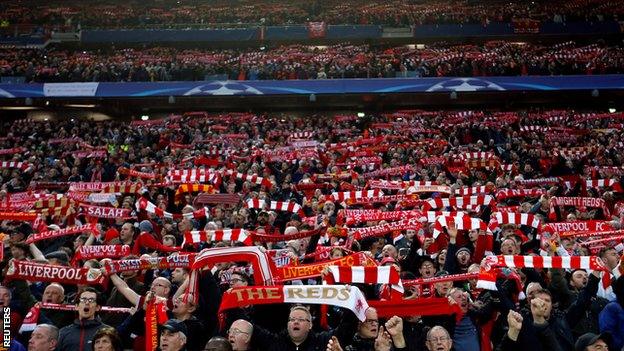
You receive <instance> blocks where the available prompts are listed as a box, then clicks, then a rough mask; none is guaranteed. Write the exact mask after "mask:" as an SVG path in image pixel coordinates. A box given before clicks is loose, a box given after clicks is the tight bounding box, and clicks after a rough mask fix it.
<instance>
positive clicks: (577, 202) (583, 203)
mask: <svg viewBox="0 0 624 351" xmlns="http://www.w3.org/2000/svg"><path fill="white" fill-rule="evenodd" d="M557 206H576V207H594V208H602V212H603V213H604V216H605V218H609V217H610V215H609V209H608V208H607V204H606V202H605V201H604V200H603V199H600V198H594V197H553V198H551V199H550V213H549V215H548V217H549V218H550V220H556V213H555V207H557Z"/></svg>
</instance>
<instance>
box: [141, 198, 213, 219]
mask: <svg viewBox="0 0 624 351" xmlns="http://www.w3.org/2000/svg"><path fill="white" fill-rule="evenodd" d="M136 208H137V210H139V211H141V210H143V211H145V212H147V213H150V214H152V215H155V216H157V217H161V218H168V219H182V218H186V219H201V218H206V217H209V216H210V214H209V210H208V209H207V208H201V209H199V210H196V211H193V212H189V213H170V212H167V211H165V210H163V209H161V208H158V207H156V205H154V204H153V203H152V202H150V201H147V199H146V198H141V199H139V201H137V202H136Z"/></svg>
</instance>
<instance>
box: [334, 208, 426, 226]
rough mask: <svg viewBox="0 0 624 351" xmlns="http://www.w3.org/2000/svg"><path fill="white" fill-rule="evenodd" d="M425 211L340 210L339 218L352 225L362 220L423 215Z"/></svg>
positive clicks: (338, 219) (393, 219) (395, 218)
mask: <svg viewBox="0 0 624 351" xmlns="http://www.w3.org/2000/svg"><path fill="white" fill-rule="evenodd" d="M422 215H423V213H422V212H420V211H416V210H408V211H381V210H340V212H339V214H338V218H337V219H336V220H337V221H339V222H340V223H338V224H343V223H344V224H346V225H347V226H352V225H354V224H356V223H360V222H368V221H374V222H376V221H398V220H400V219H405V218H413V217H417V218H420V217H422Z"/></svg>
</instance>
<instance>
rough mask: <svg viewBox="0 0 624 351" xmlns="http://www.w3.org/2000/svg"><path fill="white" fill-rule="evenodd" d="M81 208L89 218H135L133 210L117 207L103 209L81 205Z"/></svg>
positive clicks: (101, 207)
mask: <svg viewBox="0 0 624 351" xmlns="http://www.w3.org/2000/svg"><path fill="white" fill-rule="evenodd" d="M80 207H81V208H82V209H83V210H84V211H85V213H86V214H87V216H89V217H96V218H112V219H118V218H133V217H134V216H133V215H132V210H130V209H123V208H115V207H103V206H92V205H85V204H80Z"/></svg>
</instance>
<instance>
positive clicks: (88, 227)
mask: <svg viewBox="0 0 624 351" xmlns="http://www.w3.org/2000/svg"><path fill="white" fill-rule="evenodd" d="M96 231H97V227H96V226H95V225H93V224H85V225H79V226H74V227H67V228H63V229H61V230H49V231H45V232H40V233H33V234H32V235H30V236H29V237H28V239H26V243H27V244H31V243H34V242H37V241H41V240H46V239H52V238H58V237H62V236H67V235H72V234H80V233H83V232H91V233H95V232H96Z"/></svg>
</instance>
